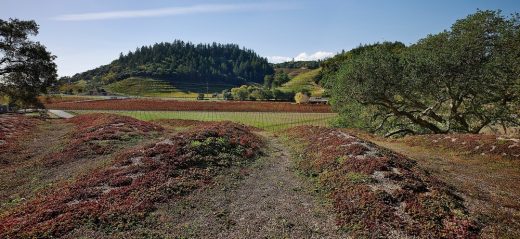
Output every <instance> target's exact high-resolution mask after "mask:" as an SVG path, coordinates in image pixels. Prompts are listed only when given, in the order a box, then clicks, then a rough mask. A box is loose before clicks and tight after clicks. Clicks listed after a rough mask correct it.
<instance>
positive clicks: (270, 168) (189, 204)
mask: <svg viewBox="0 0 520 239" xmlns="http://www.w3.org/2000/svg"><path fill="white" fill-rule="evenodd" d="M268 139H269V140H268V141H269V143H268V149H267V152H266V154H267V156H264V157H262V158H260V159H258V160H257V161H256V162H255V163H254V164H253V165H252V166H251V167H249V168H246V169H242V170H240V171H238V172H236V173H231V174H228V175H230V176H225V177H224V178H221V179H219V181H218V182H219V183H218V184H217V185H216V186H214V187H211V188H209V189H206V190H201V191H198V192H197V193H194V194H192V195H191V196H189V197H188V198H186V199H183V200H182V201H180V202H178V203H175V204H174V205H172V204H170V205H166V206H165V208H162V209H160V210H158V213H157V214H158V216H159V218H161V221H162V224H163V225H164V227H166V228H167V229H166V228H161V229H163V230H165V229H166V230H165V231H168V232H169V233H168V234H170V233H171V235H178V236H181V237H188V238H193V237H196V238H345V236H344V235H339V233H340V232H339V231H338V230H337V228H336V226H335V218H334V214H333V213H332V211H331V208H330V207H329V205H326V204H325V203H324V201H322V200H321V199H320V197H319V196H317V195H313V194H315V193H313V191H314V190H313V189H314V187H313V186H312V184H311V183H310V182H308V181H307V179H305V178H303V177H301V176H298V175H297V172H295V171H294V170H293V167H292V163H291V160H290V155H289V153H288V151H287V149H285V147H284V146H283V145H282V144H281V143H280V142H279V140H278V139H277V138H275V137H268Z"/></svg>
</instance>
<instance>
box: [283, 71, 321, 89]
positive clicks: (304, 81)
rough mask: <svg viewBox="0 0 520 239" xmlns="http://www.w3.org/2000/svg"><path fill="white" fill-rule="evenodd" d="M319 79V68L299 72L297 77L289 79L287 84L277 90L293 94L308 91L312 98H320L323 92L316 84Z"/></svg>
mask: <svg viewBox="0 0 520 239" xmlns="http://www.w3.org/2000/svg"><path fill="white" fill-rule="evenodd" d="M293 73H294V72H293ZM320 77H321V68H318V69H314V70H305V71H303V72H301V71H300V72H299V73H298V74H297V75H295V76H294V77H291V80H290V81H289V82H287V83H285V84H284V85H282V86H281V87H279V89H280V90H282V91H285V92H295V93H296V92H302V91H308V92H310V93H311V95H312V96H321V95H322V94H323V92H324V89H323V88H322V87H321V86H320V85H318V83H317V82H319V81H320Z"/></svg>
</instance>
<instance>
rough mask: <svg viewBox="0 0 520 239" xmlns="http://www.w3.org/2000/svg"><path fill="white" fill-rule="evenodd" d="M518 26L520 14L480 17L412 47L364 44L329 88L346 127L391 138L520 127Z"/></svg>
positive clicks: (346, 57) (346, 60)
mask: <svg viewBox="0 0 520 239" xmlns="http://www.w3.org/2000/svg"><path fill="white" fill-rule="evenodd" d="M519 25H520V21H519V17H518V15H512V16H511V17H504V16H502V15H501V13H500V12H498V11H478V12H477V13H475V14H472V15H470V16H468V17H467V18H465V19H462V20H458V21H457V22H456V23H455V24H453V26H452V27H451V29H450V30H449V31H444V32H441V33H439V34H435V35H429V36H427V37H426V38H424V39H422V40H420V41H419V42H417V43H416V44H413V45H411V46H409V47H405V46H404V45H402V44H398V43H382V44H374V45H370V46H363V47H361V48H359V49H356V50H353V51H352V52H350V53H346V55H344V56H342V58H343V60H342V64H341V66H340V67H339V69H338V70H337V71H335V72H334V74H332V75H329V76H326V77H325V83H326V84H325V85H326V86H327V88H328V89H329V91H330V92H331V95H332V103H333V105H334V107H335V108H336V109H338V110H339V111H340V113H341V114H342V116H343V121H344V123H346V124H347V125H348V124H350V126H358V127H359V126H361V127H365V128H367V129H369V130H371V131H380V132H383V133H385V134H386V135H387V136H390V135H393V134H396V133H446V132H469V133H478V132H480V131H481V130H482V128H483V127H485V126H488V125H490V124H502V125H505V126H511V125H514V126H517V125H519V124H520V123H519V119H518V109H519V108H520V107H519V104H518V100H519V98H520V91H519V90H518V89H519V79H520V71H519V62H520V59H519V57H520V48H519V47H520V30H519V29H520V27H519ZM349 54H350V55H349Z"/></svg>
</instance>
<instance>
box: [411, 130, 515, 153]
mask: <svg viewBox="0 0 520 239" xmlns="http://www.w3.org/2000/svg"><path fill="white" fill-rule="evenodd" d="M403 140H404V141H405V142H406V143H407V144H409V145H412V146H416V145H424V146H433V147H441V148H445V149H450V150H456V151H462V152H464V151H465V152H467V153H469V154H482V155H498V156H503V157H506V158H513V159H520V139H519V138H518V137H517V138H512V137H506V136H497V135H485V134H444V135H439V134H434V135H418V136H410V137H406V138H404V139H403Z"/></svg>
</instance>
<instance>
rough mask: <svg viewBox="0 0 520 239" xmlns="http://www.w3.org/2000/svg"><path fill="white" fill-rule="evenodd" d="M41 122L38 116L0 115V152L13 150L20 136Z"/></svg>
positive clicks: (26, 133) (28, 132)
mask: <svg viewBox="0 0 520 239" xmlns="http://www.w3.org/2000/svg"><path fill="white" fill-rule="evenodd" d="M41 122H42V121H41V120H40V119H38V118H34V117H27V116H24V115H19V114H5V115H0V154H1V153H4V152H6V151H7V150H14V149H15V148H16V143H17V142H18V141H19V140H20V138H21V137H24V136H27V135H28V134H30V133H31V131H32V130H33V129H34V127H36V126H37V125H38V124H40V123H41ZM2 161H3V160H0V163H2Z"/></svg>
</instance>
